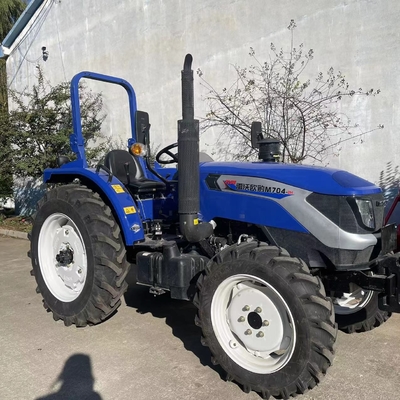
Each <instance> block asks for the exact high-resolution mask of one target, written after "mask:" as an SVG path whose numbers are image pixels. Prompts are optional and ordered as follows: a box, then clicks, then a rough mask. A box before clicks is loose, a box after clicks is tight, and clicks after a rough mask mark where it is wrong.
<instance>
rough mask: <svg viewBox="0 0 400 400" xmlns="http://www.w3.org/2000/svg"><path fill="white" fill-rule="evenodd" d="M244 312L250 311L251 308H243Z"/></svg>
mask: <svg viewBox="0 0 400 400" xmlns="http://www.w3.org/2000/svg"><path fill="white" fill-rule="evenodd" d="M242 310H243V311H250V307H249V306H244V307H243V308H242Z"/></svg>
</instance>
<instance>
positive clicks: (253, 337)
mask: <svg viewBox="0 0 400 400" xmlns="http://www.w3.org/2000/svg"><path fill="white" fill-rule="evenodd" d="M198 289H199V292H198V295H197V296H196V298H195V304H196V305H197V306H198V308H199V310H198V316H197V318H196V323H197V324H198V325H199V326H201V328H202V331H203V340H202V342H203V344H205V345H207V346H208V347H209V348H210V350H211V353H212V355H213V362H214V363H218V364H220V365H221V366H222V368H223V369H224V370H225V371H226V372H227V379H228V380H235V381H237V382H238V383H240V384H241V385H242V386H243V389H244V390H245V391H246V392H249V391H251V390H254V391H256V392H259V393H261V395H262V396H263V397H264V398H268V397H269V396H270V395H273V396H278V397H279V396H280V397H282V398H288V397H289V396H291V395H296V394H298V393H304V392H305V391H306V390H307V389H309V388H312V387H314V386H315V385H316V384H317V383H318V382H319V381H320V380H321V378H322V377H323V375H324V374H325V373H326V371H327V369H328V368H329V366H330V365H331V363H332V360H333V355H334V342H335V340H336V334H337V329H336V325H335V323H334V312H333V306H332V302H331V300H330V299H329V298H327V297H326V296H325V291H324V288H323V286H322V283H321V281H320V280H319V278H317V277H314V276H312V275H311V274H310V273H309V271H308V268H307V266H306V265H305V264H304V263H303V262H302V261H300V260H298V259H294V258H291V257H289V256H288V255H287V253H285V252H282V251H281V250H280V249H278V248H277V247H272V246H268V245H266V244H258V243H247V244H243V245H239V246H232V247H231V248H229V249H226V250H224V251H222V252H221V253H220V254H219V255H218V256H217V257H216V258H215V259H214V263H213V264H212V265H211V266H210V268H209V269H208V270H207V271H206V274H205V275H204V277H203V279H200V280H199V282H198Z"/></svg>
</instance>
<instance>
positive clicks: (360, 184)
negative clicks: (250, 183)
mask: <svg viewBox="0 0 400 400" xmlns="http://www.w3.org/2000/svg"><path fill="white" fill-rule="evenodd" d="M200 174H201V179H202V180H208V181H210V180H213V179H214V181H216V180H217V176H218V175H223V176H225V177H226V178H227V179H232V180H235V178H236V177H255V178H264V179H269V180H272V181H276V182H279V183H283V184H286V185H290V186H294V187H298V188H301V189H305V190H308V191H311V192H315V193H320V194H327V195H338V196H354V195H366V194H372V193H380V192H381V189H380V188H379V187H377V186H375V185H374V184H373V183H371V182H368V181H366V180H365V179H362V178H359V177H358V176H356V175H353V174H350V173H349V172H346V171H342V170H339V169H333V168H322V167H314V166H307V165H297V164H280V163H265V162H206V163H203V164H201V165H200Z"/></svg>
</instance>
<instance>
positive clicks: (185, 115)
mask: <svg viewBox="0 0 400 400" xmlns="http://www.w3.org/2000/svg"><path fill="white" fill-rule="evenodd" d="M192 60H193V57H192V56H191V55H190V54H187V55H186V57H185V62H184V65H183V71H182V119H181V120H179V121H178V154H179V166H178V194H179V225H180V229H181V232H182V234H183V236H184V237H185V239H186V240H187V241H188V242H190V243H196V242H199V241H200V240H203V239H205V238H206V237H209V236H211V235H212V233H213V226H212V225H211V224H210V223H208V222H202V223H200V222H199V220H198V213H199V211H200V171H199V121H198V120H196V119H194V98H193V70H192Z"/></svg>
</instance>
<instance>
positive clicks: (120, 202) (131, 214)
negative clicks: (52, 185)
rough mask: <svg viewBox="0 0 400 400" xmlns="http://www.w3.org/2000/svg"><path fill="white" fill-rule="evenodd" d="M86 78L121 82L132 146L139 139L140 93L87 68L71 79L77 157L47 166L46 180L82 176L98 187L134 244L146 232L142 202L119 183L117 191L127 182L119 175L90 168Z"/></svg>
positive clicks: (72, 141) (126, 237) (128, 241)
mask: <svg viewBox="0 0 400 400" xmlns="http://www.w3.org/2000/svg"><path fill="white" fill-rule="evenodd" d="M82 78H86V79H92V80H97V81H102V82H108V83H112V84H116V85H120V86H122V87H123V88H124V89H125V90H126V92H127V94H128V98H129V111H130V116H131V131H132V137H131V138H130V139H129V143H128V145H129V146H130V145H132V144H134V143H135V142H136V130H135V120H134V118H135V113H136V110H137V107H136V95H135V91H134V90H133V88H132V86H131V85H130V83H129V82H127V81H125V80H124V79H120V78H116V77H113V76H108V75H102V74H97V73H94V72H87V71H84V72H81V73H79V74H77V75H75V76H74V78H73V79H72V81H71V106H72V119H73V133H72V134H71V136H70V144H71V148H72V150H73V151H74V153H75V155H76V158H77V159H76V160H75V161H72V162H70V163H67V164H64V165H62V166H61V167H60V168H57V169H46V170H45V171H44V177H43V180H44V182H60V181H66V180H67V181H72V180H73V179H75V178H79V179H81V180H82V182H83V183H85V184H89V186H93V187H95V188H96V189H97V190H98V191H99V192H100V193H101V194H103V195H104V198H106V199H108V202H109V204H110V206H111V207H112V208H113V211H114V213H115V214H116V216H117V218H118V221H119V225H120V227H121V230H122V232H123V236H124V240H125V243H126V244H127V245H132V244H134V243H135V242H138V241H141V240H143V239H144V233H143V229H142V218H143V215H144V210H143V209H142V208H141V206H140V204H139V205H138V204H137V203H136V202H135V201H134V200H133V198H132V196H131V195H130V194H129V193H128V192H127V191H126V189H123V190H122V191H121V190H119V189H118V186H117V190H116V189H115V187H116V186H115V185H119V186H120V187H121V188H124V185H123V184H122V183H121V182H120V181H119V180H118V179H117V178H116V177H114V176H113V177H112V179H111V180H110V179H109V175H108V174H107V173H106V172H104V171H102V170H99V171H98V172H96V171H95V170H94V169H91V168H88V164H87V161H86V156H85V140H84V137H83V135H82V123H81V114H80V103H79V81H80V80H81V79H82ZM113 186H114V187H113Z"/></svg>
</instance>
